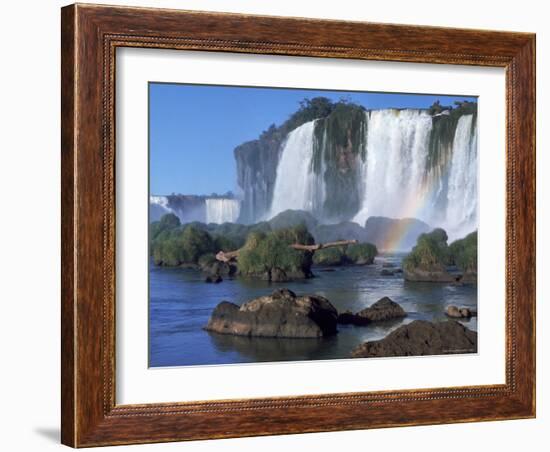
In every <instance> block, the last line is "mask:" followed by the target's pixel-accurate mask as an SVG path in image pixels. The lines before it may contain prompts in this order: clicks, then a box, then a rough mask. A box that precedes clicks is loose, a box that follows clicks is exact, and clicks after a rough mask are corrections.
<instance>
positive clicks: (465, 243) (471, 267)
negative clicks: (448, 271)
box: [449, 231, 477, 273]
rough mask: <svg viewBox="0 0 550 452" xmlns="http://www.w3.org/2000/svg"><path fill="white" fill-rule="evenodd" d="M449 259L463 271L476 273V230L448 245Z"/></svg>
mask: <svg viewBox="0 0 550 452" xmlns="http://www.w3.org/2000/svg"><path fill="white" fill-rule="evenodd" d="M449 261H450V262H449V263H450V264H451V265H456V266H457V267H458V268H459V269H460V270H462V271H463V272H464V273H477V231H474V232H472V233H470V234H468V235H467V236H466V237H464V238H463V239H460V240H456V241H454V242H453V243H451V244H450V245H449Z"/></svg>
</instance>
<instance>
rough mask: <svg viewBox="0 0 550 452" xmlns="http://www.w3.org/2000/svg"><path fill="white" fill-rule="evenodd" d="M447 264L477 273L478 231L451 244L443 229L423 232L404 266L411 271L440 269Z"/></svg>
mask: <svg viewBox="0 0 550 452" xmlns="http://www.w3.org/2000/svg"><path fill="white" fill-rule="evenodd" d="M447 265H456V266H457V267H458V268H459V269H460V270H461V271H463V272H469V273H477V231H474V232H472V233H470V234H468V235H467V236H466V237H464V238H463V239H460V240H456V241H454V242H453V243H451V244H450V245H447V233H446V232H445V231H444V230H443V229H434V230H433V231H432V232H430V233H427V234H421V235H420V236H419V237H418V240H417V242H416V246H415V247H414V248H413V249H412V251H411V253H410V254H409V255H408V256H407V257H406V258H405V259H404V260H403V268H404V269H405V270H409V271H413V270H414V269H421V270H426V271H440V270H444V269H445V268H446V266H447Z"/></svg>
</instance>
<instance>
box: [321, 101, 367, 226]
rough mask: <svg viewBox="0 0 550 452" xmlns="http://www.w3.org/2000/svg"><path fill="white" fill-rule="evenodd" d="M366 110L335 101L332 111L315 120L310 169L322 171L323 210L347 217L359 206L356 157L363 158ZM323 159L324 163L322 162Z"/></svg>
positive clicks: (348, 103) (358, 175) (338, 216)
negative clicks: (323, 180) (324, 195)
mask: <svg viewBox="0 0 550 452" xmlns="http://www.w3.org/2000/svg"><path fill="white" fill-rule="evenodd" d="M366 128H367V117H366V114H365V109H364V108H363V107H362V106H360V105H356V104H353V103H351V102H346V101H340V102H337V103H336V104H334V108H333V110H332V112H331V113H330V114H329V115H328V116H326V117H325V118H322V119H319V120H318V121H317V122H316V123H315V131H314V150H313V159H312V166H313V171H315V173H317V174H319V173H320V172H321V171H325V173H324V178H325V181H326V199H325V201H324V203H325V205H324V206H323V210H324V211H328V212H332V213H333V214H334V215H335V217H336V218H341V217H349V216H351V215H352V214H353V212H357V210H358V209H359V205H360V202H361V200H360V195H359V191H358V190H357V186H358V184H359V177H360V174H359V165H357V161H358V156H360V157H361V159H362V160H364V159H365V152H366V146H365V137H366V136H367V134H366V133H365V132H366ZM323 162H325V163H326V165H323Z"/></svg>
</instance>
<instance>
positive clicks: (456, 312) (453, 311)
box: [445, 305, 477, 319]
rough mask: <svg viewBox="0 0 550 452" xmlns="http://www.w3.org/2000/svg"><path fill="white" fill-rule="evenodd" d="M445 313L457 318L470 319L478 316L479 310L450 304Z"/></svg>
mask: <svg viewBox="0 0 550 452" xmlns="http://www.w3.org/2000/svg"><path fill="white" fill-rule="evenodd" d="M445 314H446V315H447V316H448V317H452V318H455V319H469V318H470V317H475V316H477V311H474V310H471V309H469V308H465V307H463V308H458V307H456V306H453V305H450V306H447V309H446V310H445Z"/></svg>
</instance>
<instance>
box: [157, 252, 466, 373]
mask: <svg viewBox="0 0 550 452" xmlns="http://www.w3.org/2000/svg"><path fill="white" fill-rule="evenodd" d="M402 258H403V255H401V254H386V255H381V256H379V257H377V258H376V260H375V264H374V265H369V266H350V267H336V268H334V271H328V272H327V271H323V270H324V269H321V268H314V269H313V271H314V273H315V275H316V277H315V278H312V279H308V280H304V281H294V282H289V283H268V282H265V281H251V280H244V279H225V280H224V281H223V282H222V283H220V284H206V283H205V282H204V276H203V275H201V273H200V272H198V271H196V270H191V269H183V268H163V267H155V266H154V265H151V266H150V271H149V288H150V305H149V366H150V367H164V366H186V365H205V364H232V363H250V362H266V361H296V360H315V359H337V358H349V355H350V352H351V351H352V350H353V349H354V348H355V347H356V346H358V345H359V344H361V343H363V342H365V341H367V340H374V339H381V338H383V337H385V336H386V335H387V334H388V333H389V332H390V331H392V330H393V329H395V328H397V327H398V326H400V325H402V324H404V323H408V322H411V321H413V320H416V319H424V320H445V319H446V317H445V315H444V311H445V308H446V307H447V306H448V305H455V306H459V307H462V306H466V307H469V308H472V309H477V287H476V286H467V285H464V286H460V285H453V284H440V283H411V282H406V281H404V280H403V278H402V275H401V274H396V275H395V276H381V275H380V271H381V269H382V264H383V263H384V262H390V263H393V264H395V265H396V266H400V265H401V259H402ZM281 287H287V288H289V289H291V290H293V291H294V292H296V293H297V294H298V295H302V294H319V295H322V296H324V297H326V298H327V299H328V300H330V302H331V303H332V304H333V305H334V307H335V308H336V309H337V310H338V312H344V311H346V310H351V311H353V312H357V311H359V310H361V309H363V308H365V307H368V306H370V305H371V304H373V303H375V302H376V301H378V300H379V299H380V298H382V297H384V296H387V297H390V298H391V299H392V300H393V301H395V302H397V303H399V304H400V305H401V306H402V307H403V309H405V311H406V312H407V317H406V318H405V319H403V320H398V321H390V322H384V323H381V324H375V325H372V324H371V325H368V326H361V327H359V326H353V325H339V326H338V331H339V332H338V334H337V335H335V336H332V337H328V338H321V339H271V338H248V337H238V336H230V335H221V334H217V333H209V332H207V331H204V330H203V327H204V326H205V325H206V323H207V322H208V318H209V316H210V313H211V312H212V310H213V309H214V308H215V307H216V305H217V304H218V303H219V302H220V301H222V300H227V301H231V302H234V303H237V304H242V303H244V302H246V301H248V300H250V299H252V298H255V297H258V296H261V295H266V294H269V293H271V292H272V291H273V290H275V289H277V288H281ZM462 323H463V324H464V325H466V326H467V327H468V328H470V329H471V330H474V331H477V318H476V317H473V318H472V319H470V320H467V321H463V322H462Z"/></svg>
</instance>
